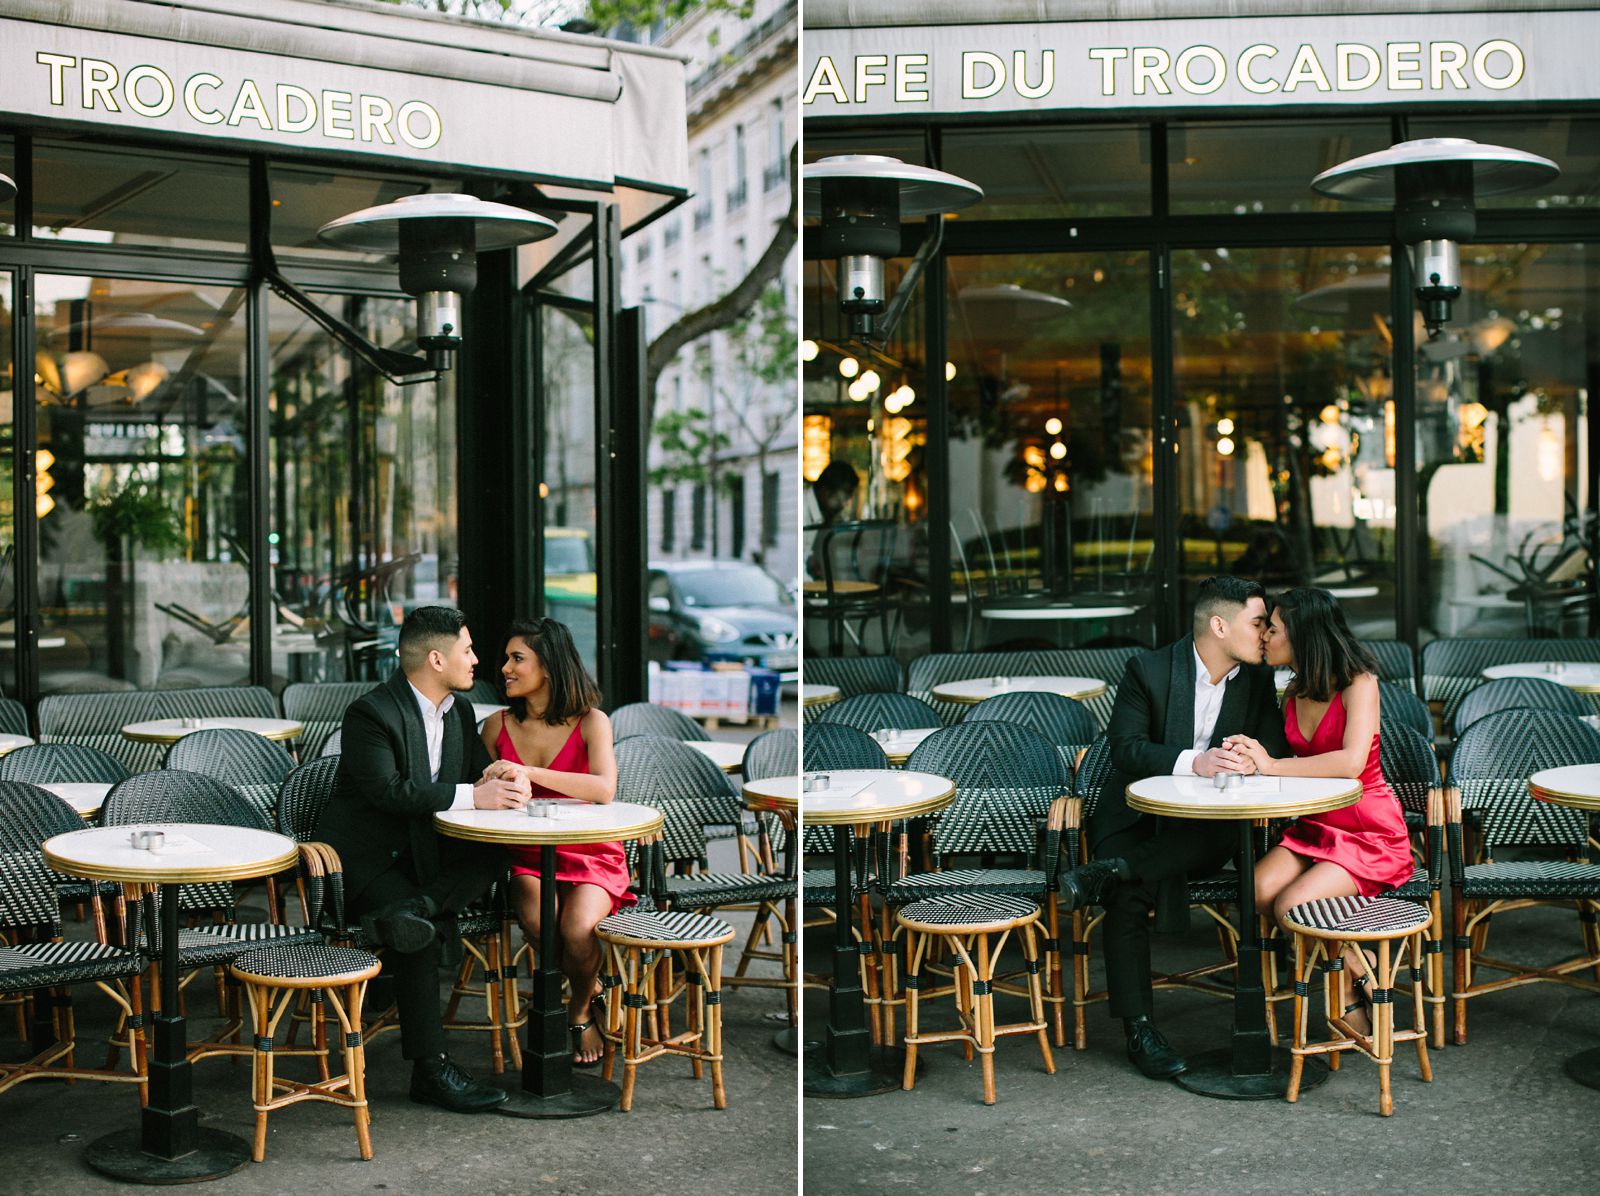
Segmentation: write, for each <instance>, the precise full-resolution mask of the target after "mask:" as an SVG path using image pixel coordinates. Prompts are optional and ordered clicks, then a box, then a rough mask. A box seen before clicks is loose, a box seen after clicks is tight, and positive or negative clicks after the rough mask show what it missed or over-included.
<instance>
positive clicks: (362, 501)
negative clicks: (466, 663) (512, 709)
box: [268, 294, 489, 680]
mask: <svg viewBox="0 0 1600 1196" xmlns="http://www.w3.org/2000/svg"><path fill="white" fill-rule="evenodd" d="M314 298H315V299H316V301H317V302H318V303H319V304H321V305H322V306H323V307H324V308H325V309H326V310H329V311H333V312H336V313H338V314H339V315H341V316H342V317H343V318H344V319H345V320H347V321H348V322H350V323H351V324H352V325H354V326H355V327H356V328H357V329H359V330H360V331H361V332H362V333H363V334H364V335H365V336H367V338H368V339H369V340H372V341H374V342H375V343H377V344H381V345H394V344H398V343H401V342H404V341H405V340H407V339H408V338H410V337H411V336H414V335H415V331H416V328H415V304H414V303H413V302H412V301H411V300H409V299H406V298H394V299H390V298H381V299H375V298H356V297H347V296H341V295H327V294H323V295H317V296H314ZM268 325H269V328H270V335H271V341H272V345H273V354H272V362H273V369H272V390H271V395H270V398H269V411H270V419H271V427H272V444H271V463H270V466H269V468H270V470H271V474H272V533H271V535H272V540H271V544H272V563H273V579H274V580H273V587H274V596H275V600H276V602H277V603H278V607H279V609H278V619H279V623H278V625H277V627H276V628H275V635H274V639H273V672H274V673H278V674H280V675H283V676H285V677H287V678H289V679H291V680H310V679H313V678H316V679H323V680H380V679H382V678H383V677H386V676H388V674H389V671H390V669H391V668H392V667H393V664H394V650H395V646H396V644H397V643H398V640H399V634H400V624H401V622H402V621H403V620H404V618H405V615H406V612H407V611H409V610H410V609H412V608H413V607H416V606H429V605H444V606H453V605H455V603H456V576H457V568H458V560H457V555H456V553H457V547H456V527H457V510H456V501H457V500H456V491H457V485H456V483H457V478H456V460H457V454H456V405H455V387H454V379H455V377H456V375H455V374H454V373H446V374H444V375H442V376H441V378H442V380H441V381H438V382H435V381H428V382H421V383H417V384H415V385H409V386H403V387H402V386H396V385H395V384H393V383H391V382H389V381H388V380H387V379H385V378H384V377H382V376H381V375H380V374H378V373H377V372H376V371H375V370H373V369H372V368H371V367H370V366H368V365H367V364H366V363H365V362H362V361H361V360H359V359H358V358H355V357H354V356H353V355H352V354H351V353H350V352H349V351H348V350H347V349H345V348H344V347H343V346H342V345H340V344H339V343H337V342H336V341H334V340H333V338H332V337H330V336H329V335H328V334H327V333H326V332H324V331H323V330H322V329H321V328H319V327H318V326H317V325H316V324H314V323H313V322H312V321H311V319H310V317H308V316H306V315H305V314H304V313H303V312H301V311H300V310H299V309H297V308H294V307H291V306H290V305H289V304H288V303H286V302H284V301H283V300H281V299H279V298H277V297H274V298H273V299H272V302H271V307H270V308H269V312H268ZM479 650H480V652H481V651H482V647H481V644H480V649H479ZM485 659H489V658H488V657H487V656H486V657H485Z"/></svg>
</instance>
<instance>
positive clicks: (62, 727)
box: [39, 685, 278, 773]
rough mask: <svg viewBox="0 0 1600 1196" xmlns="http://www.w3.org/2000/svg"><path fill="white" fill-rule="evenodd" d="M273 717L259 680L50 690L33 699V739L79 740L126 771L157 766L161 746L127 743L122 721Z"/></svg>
mask: <svg viewBox="0 0 1600 1196" xmlns="http://www.w3.org/2000/svg"><path fill="white" fill-rule="evenodd" d="M230 716H232V717H238V718H277V717H278V703H277V701H276V700H275V699H274V698H273V696H272V691H271V690H268V689H264V688H262V687H261V686H259V685H224V686H215V687H210V688H200V689H170V690H166V689H164V690H132V691H129V692H126V693H93V694H51V695H50V696H49V697H45V698H40V699H39V742H40V743H80V744H84V745H86V746H88V747H94V748H99V749H100V750H101V751H103V752H105V753H107V754H108V755H111V756H115V757H116V758H117V759H118V760H121V761H122V762H123V763H124V764H125V765H127V766H128V769H129V771H131V772H136V773H138V772H149V771H150V770H152V769H156V768H159V767H161V758H162V756H163V755H165V753H166V746H165V745H164V744H159V743H133V742H132V741H130V740H128V739H126V738H125V737H124V736H123V734H122V728H123V727H124V726H126V725H127V724H128V723H139V722H148V721H150V720H153V719H162V718H185V717H188V718H227V717H230Z"/></svg>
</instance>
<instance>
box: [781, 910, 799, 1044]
mask: <svg viewBox="0 0 1600 1196" xmlns="http://www.w3.org/2000/svg"><path fill="white" fill-rule="evenodd" d="M783 913H784V928H783V979H784V986H783V995H784V1002H785V1004H786V1005H787V1006H788V1008H789V1024H790V1025H791V1026H797V1025H799V1024H800V932H799V930H798V929H797V927H798V926H799V925H800V923H799V917H800V902H799V901H798V900H796V899H795V898H793V897H790V898H789V899H788V900H787V901H785V902H784V906H783Z"/></svg>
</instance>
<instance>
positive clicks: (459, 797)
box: [406, 681, 472, 810]
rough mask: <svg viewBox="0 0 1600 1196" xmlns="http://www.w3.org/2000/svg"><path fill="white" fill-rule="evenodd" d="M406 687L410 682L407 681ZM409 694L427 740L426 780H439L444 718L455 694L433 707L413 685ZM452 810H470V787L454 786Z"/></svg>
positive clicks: (454, 700) (463, 785) (446, 696)
mask: <svg viewBox="0 0 1600 1196" xmlns="http://www.w3.org/2000/svg"><path fill="white" fill-rule="evenodd" d="M406 684H407V685H411V682H409V681H407V682H406ZM411 693H412V694H413V696H415V697H416V699H417V710H418V711H419V712H420V713H421V715H422V730H423V733H424V734H425V735H426V736H427V739H428V779H429V780H430V781H437V780H438V779H439V761H440V759H441V758H442V757H443V756H444V718H445V715H447V714H449V713H450V708H451V707H452V706H454V705H455V704H456V696H455V694H446V695H445V698H444V701H442V702H440V703H439V704H438V705H437V706H435V705H434V704H433V703H432V702H430V701H428V697H427V695H426V694H424V693H423V692H422V691H421V690H420V689H418V688H417V687H416V686H415V685H411ZM450 808H451V809H452V810H470V809H472V786H471V785H468V784H460V785H457V786H456V798H455V800H454V801H453V802H451V803H450Z"/></svg>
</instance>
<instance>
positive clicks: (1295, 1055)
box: [1283, 934, 1310, 1105]
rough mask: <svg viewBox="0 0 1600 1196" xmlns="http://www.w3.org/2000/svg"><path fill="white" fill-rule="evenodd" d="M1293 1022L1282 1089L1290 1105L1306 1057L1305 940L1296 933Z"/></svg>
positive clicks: (1296, 1094)
mask: <svg viewBox="0 0 1600 1196" xmlns="http://www.w3.org/2000/svg"><path fill="white" fill-rule="evenodd" d="M1293 937H1294V1003H1293V1005H1292V1006H1291V1008H1292V1009H1293V1011H1294V1024H1293V1026H1292V1027H1291V1030H1290V1037H1291V1043H1290V1048H1289V1086H1288V1087H1287V1088H1286V1089H1285V1090H1284V1094H1283V1096H1284V1099H1285V1100H1286V1101H1288V1102H1289V1103H1290V1104H1291V1105H1292V1104H1295V1103H1296V1102H1298V1101H1299V1099H1300V1081H1301V1079H1302V1077H1303V1076H1304V1075H1305V1067H1306V1057H1305V1055H1304V1054H1303V1053H1302V1052H1303V1051H1304V1050H1305V1046H1306V1006H1307V1005H1308V1004H1310V1002H1308V1001H1307V1000H1306V993H1307V986H1306V978H1307V973H1306V948H1305V940H1304V939H1303V938H1301V937H1300V936H1299V935H1298V934H1297V935H1294V936H1293Z"/></svg>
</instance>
